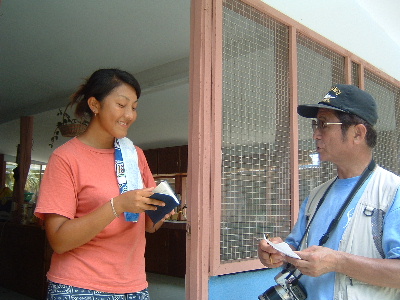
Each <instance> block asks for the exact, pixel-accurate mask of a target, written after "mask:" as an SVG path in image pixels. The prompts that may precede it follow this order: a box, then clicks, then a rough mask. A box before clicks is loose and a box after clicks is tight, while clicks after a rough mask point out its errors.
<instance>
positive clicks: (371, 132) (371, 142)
mask: <svg viewBox="0 0 400 300" xmlns="http://www.w3.org/2000/svg"><path fill="white" fill-rule="evenodd" d="M336 115H337V117H338V119H339V120H340V122H342V123H343V124H342V134H343V136H344V135H345V134H346V132H347V130H348V129H349V127H350V126H351V125H357V124H363V125H364V126H365V127H366V128H367V134H366V137H365V140H366V142H367V145H368V146H369V147H370V148H374V147H375V146H376V140H377V136H378V135H377V132H376V130H375V128H374V127H373V126H372V125H371V124H369V123H368V122H367V121H365V120H364V119H362V118H360V117H358V116H356V115H354V114H348V113H345V112H340V111H337V112H336Z"/></svg>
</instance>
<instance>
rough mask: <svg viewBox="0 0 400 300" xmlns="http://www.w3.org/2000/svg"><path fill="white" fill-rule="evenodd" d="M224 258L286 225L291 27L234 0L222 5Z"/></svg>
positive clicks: (242, 253)
mask: <svg viewBox="0 0 400 300" xmlns="http://www.w3.org/2000/svg"><path fill="white" fill-rule="evenodd" d="M222 109H223V136H222V182H221V184H222V199H221V201H222V207H221V209H222V212H221V214H222V217H221V243H220V250H221V261H222V262H224V261H225V262H226V261H230V260H238V259H245V258H252V257H256V256H257V243H258V241H257V240H256V238H260V237H261V235H262V233H265V232H269V233H272V234H273V235H279V236H286V235H287V234H288V233H289V230H290V151H288V149H290V145H289V129H290V124H289V88H288V28H287V27H286V26H284V25H282V24H280V23H278V22H277V21H275V20H273V19H271V18H269V17H268V16H266V15H264V14H262V13H260V12H258V11H257V10H255V9H253V8H251V7H250V6H247V5H246V4H244V3H241V2H239V1H225V2H224V10H223V108H222Z"/></svg>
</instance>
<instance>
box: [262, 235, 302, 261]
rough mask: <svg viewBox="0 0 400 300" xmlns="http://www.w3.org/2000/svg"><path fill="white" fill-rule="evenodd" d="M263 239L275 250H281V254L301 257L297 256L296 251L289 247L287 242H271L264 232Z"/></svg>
mask: <svg viewBox="0 0 400 300" xmlns="http://www.w3.org/2000/svg"><path fill="white" fill-rule="evenodd" d="M264 239H265V240H266V241H267V243H268V244H269V245H270V246H271V247H272V248H274V249H275V250H277V251H279V252H282V253H283V254H285V255H287V256H290V257H293V258H297V259H301V258H300V256H298V255H297V254H296V253H294V252H293V250H292V248H290V246H289V244H288V243H285V242H282V243H278V244H275V243H273V242H271V241H270V240H269V239H267V237H266V236H265V234H264Z"/></svg>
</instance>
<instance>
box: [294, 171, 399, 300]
mask: <svg viewBox="0 0 400 300" xmlns="http://www.w3.org/2000/svg"><path fill="white" fill-rule="evenodd" d="M370 176H372V177H371V179H370V181H369V182H368V185H367V187H366V188H365V191H364V193H363V194H362V196H361V198H360V200H359V201H358V203H357V205H356V208H355V211H354V214H353V217H352V218H351V220H350V223H349V225H348V226H347V228H346V230H345V232H344V234H343V236H342V240H341V242H340V245H339V249H338V250H339V251H344V252H347V253H352V254H355V255H360V256H365V257H371V258H384V253H383V249H382V233H383V232H382V230H383V218H384V216H385V214H386V212H387V211H388V209H389V208H390V207H391V205H392V203H393V200H394V197H395V195H396V192H397V190H398V188H399V186H400V177H398V176H396V175H394V174H393V173H391V172H389V171H387V170H385V169H383V168H381V167H379V166H377V167H376V168H375V170H374V172H373V173H372V174H371V175H370ZM333 181H334V179H331V180H329V181H327V182H325V183H323V184H322V185H320V186H319V187H317V188H315V189H314V190H313V191H312V192H311V193H310V196H309V200H308V203H307V207H306V216H308V220H311V219H312V216H313V215H314V213H315V210H316V208H317V205H318V202H319V200H320V199H321V198H322V196H323V194H324V192H325V191H326V189H327V188H328V187H329V186H330V184H331V183H332V182H333ZM306 240H307V237H306V238H305V239H304V242H303V243H302V245H301V249H304V248H306V247H307V245H306ZM396 276H397V275H396ZM334 299H335V300H356V299H357V300H367V299H382V300H399V299H400V289H393V288H384V287H378V286H374V285H369V284H366V283H363V282H360V281H357V280H354V279H351V278H349V277H348V276H346V275H343V274H340V273H336V279H335V297H334Z"/></svg>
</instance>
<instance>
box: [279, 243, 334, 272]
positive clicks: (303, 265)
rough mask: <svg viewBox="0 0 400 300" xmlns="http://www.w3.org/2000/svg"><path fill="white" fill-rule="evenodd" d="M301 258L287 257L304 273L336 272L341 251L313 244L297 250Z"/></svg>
mask: <svg viewBox="0 0 400 300" xmlns="http://www.w3.org/2000/svg"><path fill="white" fill-rule="evenodd" d="M295 252H296V253H297V254H298V255H299V256H300V257H301V259H295V258H291V257H286V260H287V262H289V263H291V264H292V265H293V266H295V267H296V268H297V269H299V270H300V271H301V273H302V274H304V275H308V276H312V277H318V276H321V275H323V274H325V273H329V272H335V271H336V267H337V266H338V259H339V258H338V257H339V252H338V251H335V250H332V249H330V248H326V247H320V246H312V247H310V248H307V249H304V250H303V251H295Z"/></svg>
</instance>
